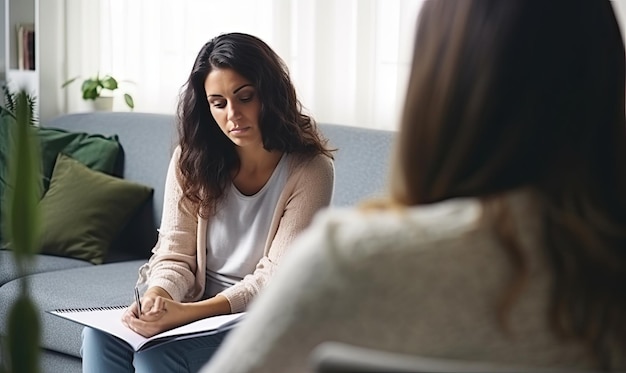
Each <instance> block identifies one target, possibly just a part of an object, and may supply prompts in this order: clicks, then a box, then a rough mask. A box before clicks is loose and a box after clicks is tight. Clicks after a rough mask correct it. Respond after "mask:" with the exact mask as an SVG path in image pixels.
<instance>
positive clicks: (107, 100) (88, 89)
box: [61, 73, 135, 110]
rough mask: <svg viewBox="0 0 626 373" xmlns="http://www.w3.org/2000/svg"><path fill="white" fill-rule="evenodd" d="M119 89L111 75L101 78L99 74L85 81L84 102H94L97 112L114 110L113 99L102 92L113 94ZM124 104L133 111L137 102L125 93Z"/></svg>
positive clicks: (64, 85) (73, 79)
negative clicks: (106, 91)
mask: <svg viewBox="0 0 626 373" xmlns="http://www.w3.org/2000/svg"><path fill="white" fill-rule="evenodd" d="M78 78H80V77H79V76H77V77H74V78H72V79H70V80H68V81H66V82H65V83H63V85H62V86H61V88H65V87H67V86H68V85H70V84H71V83H73V82H74V81H75V80H76V79H78ZM118 88H119V85H118V82H117V80H116V79H115V78H114V77H112V76H111V75H104V76H100V73H97V74H96V76H95V77H90V78H87V79H85V80H83V84H82V85H81V87H80V89H81V91H82V94H83V100H92V101H93V103H94V108H95V109H96V110H111V109H112V108H113V97H112V96H102V91H103V90H108V91H111V92H113V91H115V90H116V89H118ZM124 102H126V105H128V107H129V108H130V109H131V110H132V109H134V108H135V101H134V100H133V97H132V96H131V95H130V94H128V93H124Z"/></svg>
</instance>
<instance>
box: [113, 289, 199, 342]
mask: <svg viewBox="0 0 626 373" xmlns="http://www.w3.org/2000/svg"><path fill="white" fill-rule="evenodd" d="M184 308H185V305H184V304H182V303H179V302H174V301H173V300H172V297H171V296H170V295H169V293H168V292H166V291H165V290H164V289H162V288H160V287H152V288H150V289H148V290H147V291H146V293H145V294H144V295H143V298H142V299H141V313H140V312H139V307H138V305H137V303H136V302H133V304H131V305H130V307H128V309H127V310H126V312H124V314H123V315H122V323H123V324H124V325H126V326H127V327H128V328H129V329H131V330H133V331H135V332H136V333H138V334H141V335H142V336H144V337H151V336H153V335H155V334H158V333H161V332H163V331H165V330H169V329H172V328H175V327H177V326H180V325H183V324H186V323H188V322H190V321H191V320H186V319H185V312H184V311H183V309H184Z"/></svg>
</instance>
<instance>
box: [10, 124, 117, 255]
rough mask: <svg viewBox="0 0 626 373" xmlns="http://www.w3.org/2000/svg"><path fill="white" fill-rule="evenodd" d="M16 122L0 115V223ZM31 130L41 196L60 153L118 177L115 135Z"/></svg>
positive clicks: (37, 128) (53, 129)
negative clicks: (39, 165) (39, 169)
mask: <svg viewBox="0 0 626 373" xmlns="http://www.w3.org/2000/svg"><path fill="white" fill-rule="evenodd" d="M15 123H16V122H15V120H14V119H13V118H12V117H10V116H7V115H0V222H1V221H2V217H3V216H2V214H3V212H2V205H3V198H4V189H5V186H6V183H7V177H8V172H7V164H8V159H9V157H10V154H9V152H10V148H9V144H11V143H12V140H11V134H12V130H11V128H12V126H14V125H15ZM33 130H34V131H35V133H36V134H37V137H38V140H39V145H40V151H41V163H42V178H43V186H44V190H43V191H44V193H45V191H47V190H48V187H49V185H50V177H51V176H52V170H53V169H54V163H55V162H56V158H57V155H58V154H59V153H61V152H63V153H65V154H68V155H70V156H71V157H72V158H74V159H76V160H78V161H80V162H81V163H83V164H85V165H86V166H88V167H89V168H91V169H94V170H98V171H102V172H105V173H107V174H110V175H113V174H117V175H119V170H118V168H119V166H118V164H119V163H118V154H119V153H120V149H121V146H120V144H119V141H118V136H117V135H111V136H103V135H98V134H88V133H85V132H71V131H66V130H63V129H56V128H42V127H33ZM2 242H3V234H2V226H1V224H0V246H1V244H2Z"/></svg>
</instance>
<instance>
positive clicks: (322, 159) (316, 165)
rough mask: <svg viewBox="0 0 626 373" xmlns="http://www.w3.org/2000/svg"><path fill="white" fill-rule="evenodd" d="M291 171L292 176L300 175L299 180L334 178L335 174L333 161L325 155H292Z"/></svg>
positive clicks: (290, 161) (290, 158) (289, 155)
mask: <svg viewBox="0 0 626 373" xmlns="http://www.w3.org/2000/svg"><path fill="white" fill-rule="evenodd" d="M288 157H289V170H290V174H291V175H299V177H298V179H301V178H302V177H304V178H305V179H306V178H307V177H309V178H324V179H326V178H332V177H333V175H334V173H335V168H334V165H333V160H332V159H331V158H330V157H328V156H326V155H323V154H315V155H305V154H298V153H290V154H288Z"/></svg>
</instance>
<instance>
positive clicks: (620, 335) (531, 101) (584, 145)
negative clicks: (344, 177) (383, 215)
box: [390, 0, 626, 362]
mask: <svg viewBox="0 0 626 373" xmlns="http://www.w3.org/2000/svg"><path fill="white" fill-rule="evenodd" d="M624 70H625V64H624V44H623V41H622V38H621V36H620V30H619V27H618V24H617V21H616V18H615V15H614V14H613V10H612V7H611V4H610V3H609V1H608V0H593V1H586V0H584V1H583V0H567V1H555V0H550V1H544V0H538V1H534V0H462V1H459V0H427V1H426V3H425V4H424V6H423V9H422V12H421V15H420V18H419V21H418V30H417V34H416V39H415V47H414V55H413V65H412V72H411V76H410V81H409V86H408V91H407V96H406V102H405V106H404V112H403V116H402V121H401V127H400V134H399V136H398V143H397V146H396V153H395V162H392V164H393V166H392V175H391V184H390V195H391V199H392V202H393V203H395V204H400V205H406V206H412V205H420V204H428V203H432V202H437V201H441V200H444V199H448V198H453V197H460V196H473V197H479V198H481V199H483V200H484V201H485V203H486V204H488V205H492V206H493V205H497V203H498V202H501V201H499V199H498V195H500V194H501V193H502V192H505V191H508V190H512V189H514V188H519V187H527V188H529V189H530V190H533V192H534V193H533V194H534V195H536V196H537V197H536V198H537V200H538V202H539V206H541V216H540V217H538V219H541V222H542V224H541V226H542V229H543V236H542V237H544V238H543V241H544V242H543V246H544V247H543V250H544V251H545V254H546V258H547V260H548V262H549V263H550V266H551V269H552V274H553V276H552V280H553V281H552V295H551V306H550V314H549V319H550V321H551V325H552V327H553V329H554V331H556V332H557V333H559V335H562V336H568V337H576V338H581V339H583V340H585V341H587V342H588V343H589V345H590V346H591V347H592V348H593V350H594V352H595V353H596V354H597V355H598V356H599V357H600V358H601V359H602V361H604V362H607V361H608V360H609V359H610V358H609V357H608V356H607V355H606V351H607V350H606V348H604V347H605V346H604V343H605V342H607V341H608V339H609V337H611V338H617V340H618V341H619V342H620V343H621V345H622V346H623V347H624V348H626V317H624V315H626V292H625V291H624V290H623V289H624V288H625V287H624V285H625V284H626V154H625V151H626V121H625V116H624V110H625V107H624V101H625V94H624V89H625V85H624V80H625V72H624ZM500 211H501V212H502V210H501V209H500ZM505 214H506V213H505ZM494 221H495V223H494V224H496V226H495V229H496V231H497V232H500V236H501V237H500V238H501V239H502V241H503V242H504V243H505V246H506V247H507V248H509V251H510V253H509V254H510V255H511V258H512V263H513V264H514V265H515V268H517V275H516V276H517V279H521V278H523V276H524V275H525V273H524V269H525V264H524V258H523V256H521V252H520V251H519V250H518V249H517V245H518V242H519V241H518V240H516V239H515V237H514V236H513V233H511V231H512V230H511V229H509V227H507V226H505V225H506V224H508V223H507V219H502V220H496V219H494ZM610 334H612V335H610Z"/></svg>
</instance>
